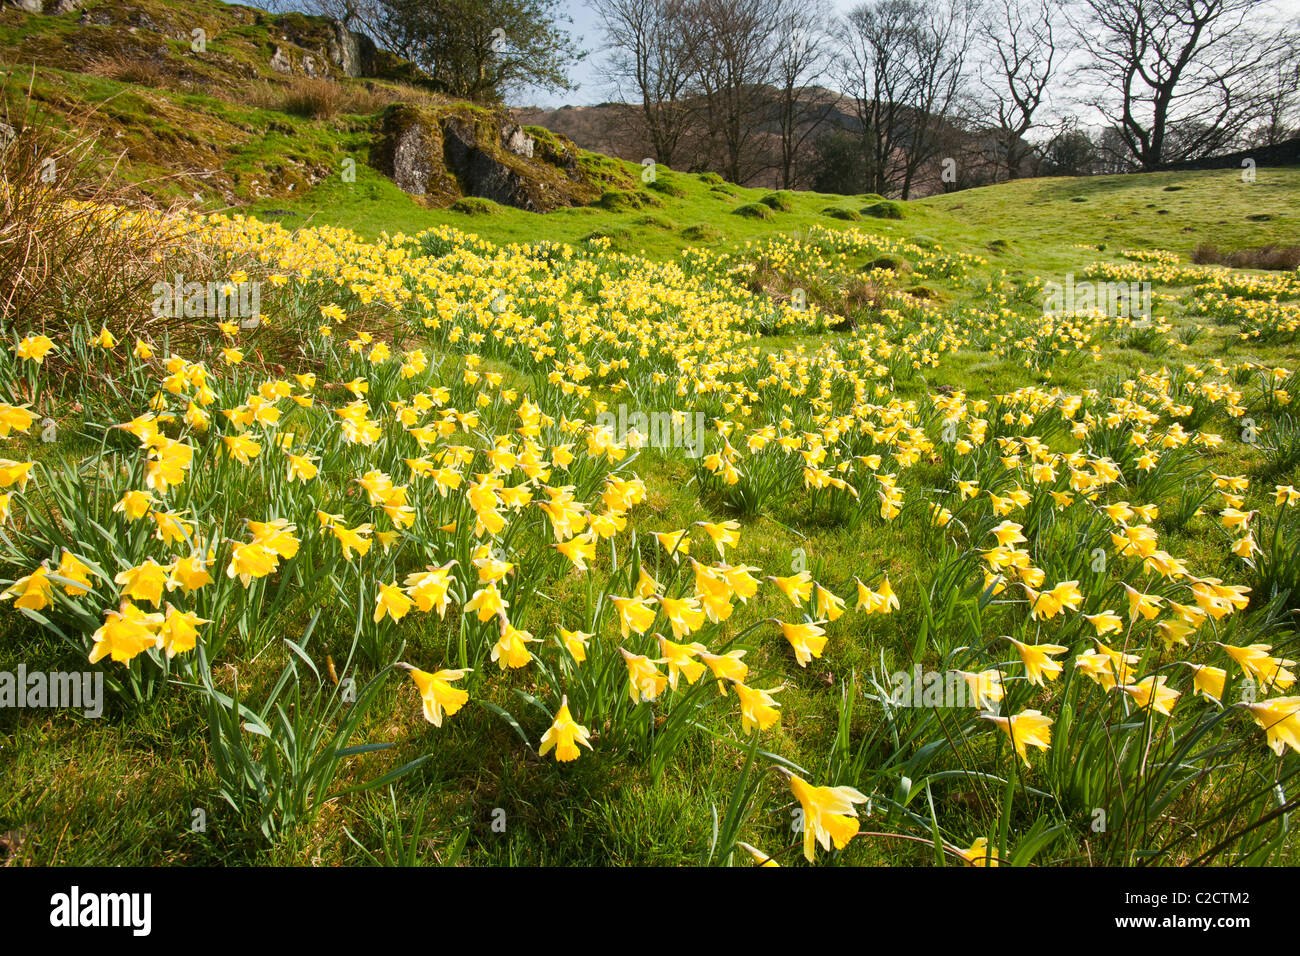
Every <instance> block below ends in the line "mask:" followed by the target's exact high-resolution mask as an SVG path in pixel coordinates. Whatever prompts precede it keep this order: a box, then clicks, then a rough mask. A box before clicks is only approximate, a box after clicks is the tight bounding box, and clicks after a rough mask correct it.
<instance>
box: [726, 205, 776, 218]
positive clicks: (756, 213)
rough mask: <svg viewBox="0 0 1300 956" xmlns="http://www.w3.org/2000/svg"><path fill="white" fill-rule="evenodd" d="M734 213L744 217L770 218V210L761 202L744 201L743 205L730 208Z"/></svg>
mask: <svg viewBox="0 0 1300 956" xmlns="http://www.w3.org/2000/svg"><path fill="white" fill-rule="evenodd" d="M731 211H732V213H733V214H734V215H737V216H742V217H744V218H745V219H771V218H772V210H771V208H770V207H768V206H764V205H763V204H762V203H761V202H751V203H746V204H745V205H743V206H737V207H736V208H735V209H733V210H731Z"/></svg>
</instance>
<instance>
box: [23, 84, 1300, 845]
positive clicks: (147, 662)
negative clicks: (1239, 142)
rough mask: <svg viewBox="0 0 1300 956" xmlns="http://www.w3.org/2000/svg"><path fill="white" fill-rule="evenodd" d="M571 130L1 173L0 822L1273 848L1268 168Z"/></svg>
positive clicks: (1288, 534)
mask: <svg viewBox="0 0 1300 956" xmlns="http://www.w3.org/2000/svg"><path fill="white" fill-rule="evenodd" d="M222 108H223V109H225V108H226V107H222ZM232 109H233V108H232ZM253 119H256V118H255V117H254V118H253ZM295 122H296V121H295ZM333 135H334V134H332V133H331V134H330V136H333ZM305 142H306V143H307V144H308V145H310V144H311V142H312V141H311V140H310V139H307V140H305ZM358 142H359V140H358ZM300 145H301V142H300ZM338 148H339V147H338V144H337V142H334V141H331V143H330V144H328V145H327V146H323V147H322V150H323V151H326V152H328V151H329V150H337V149H338ZM343 153H344V154H345V155H346V154H347V148H346V146H344V147H343ZM334 155H335V156H336V157H337V155H338V153H337V152H336V153H334ZM356 155H357V156H358V157H360V156H361V153H360V152H358V153H357V154H356ZM622 173H623V175H624V176H625V178H626V181H627V184H628V185H627V188H625V189H611V190H609V191H608V192H606V193H605V195H604V197H603V198H602V199H601V200H600V202H599V203H597V204H595V205H592V206H585V207H574V208H568V209H561V210H557V211H555V212H551V213H547V214H545V215H541V214H533V213H526V212H522V211H519V210H515V209H507V208H504V207H499V206H495V205H493V204H490V203H486V202H479V203H476V204H474V203H470V204H463V205H461V206H460V208H459V209H441V210H438V209H430V208H426V207H425V206H422V205H419V204H417V203H416V202H414V201H412V200H411V199H410V197H408V196H406V195H405V194H404V193H402V192H401V191H400V190H398V189H397V188H396V187H395V186H394V185H393V184H392V183H390V182H389V181H388V180H386V179H384V178H383V177H381V176H379V175H378V174H377V173H374V172H372V171H370V170H369V169H368V168H367V167H366V166H365V164H364V162H359V163H358V164H357V177H356V181H355V182H347V181H344V180H343V179H342V178H340V177H337V176H331V177H328V178H327V179H326V180H324V181H323V182H321V183H320V184H318V185H316V186H314V187H311V188H306V189H305V190H304V191H303V192H302V194H301V195H299V196H297V197H296V198H292V199H286V198H284V197H283V196H277V197H274V198H269V199H264V200H259V201H257V202H255V203H254V204H252V205H251V206H249V207H248V208H245V209H240V210H224V209H223V210H220V211H215V210H213V209H211V208H209V209H207V210H196V209H191V210H188V211H173V212H170V213H156V212H146V211H142V210H138V209H126V208H123V207H120V206H116V205H113V204H111V203H109V202H107V201H105V202H103V203H101V204H94V203H92V204H83V203H77V202H71V201H65V200H64V198H62V197H54V199H52V198H51V197H49V196H44V197H39V196H38V197H36V198H33V199H31V202H30V204H29V205H28V206H22V204H21V203H19V202H17V200H16V199H15V197H14V196H13V195H12V194H10V195H9V196H7V198H8V199H10V200H12V201H14V203H15V206H16V208H27V209H32V210H37V209H43V210H44V211H45V212H44V213H43V214H42V215H43V216H44V217H45V218H41V217H40V216H35V214H34V213H33V216H34V218H32V219H31V220H30V222H31V226H30V228H32V229H34V230H35V229H43V230H45V232H44V235H45V237H46V239H47V240H48V242H49V243H50V246H49V248H59V246H58V244H59V243H60V242H64V243H79V244H78V245H76V251H77V254H78V256H80V257H81V259H80V261H81V263H82V264H83V265H82V268H81V269H80V270H79V271H80V273H81V275H80V277H75V276H69V275H66V274H60V273H58V271H57V270H51V271H50V272H49V274H48V276H43V278H42V282H40V283H32V284H31V285H29V286H28V287H25V288H22V289H20V290H19V294H20V299H19V301H23V302H26V303H27V308H25V309H24V310H23V311H20V312H16V313H15V315H16V319H15V320H14V321H13V322H11V323H9V325H8V327H6V328H5V330H4V335H5V339H6V343H5V348H4V349H3V350H0V445H2V446H3V447H2V448H0V485H3V487H0V503H2V507H0V515H2V516H3V524H2V525H0V591H2V592H3V602H2V606H0V670H9V671H12V670H14V669H15V668H16V667H17V666H18V665H19V664H22V665H24V666H25V667H26V669H27V670H28V671H29V672H32V671H86V670H89V671H94V672H102V674H103V675H104V676H103V680H104V684H105V694H106V702H105V709H104V713H103V715H102V716H100V717H98V718H95V719H87V718H86V717H84V716H83V715H82V714H80V713H78V712H76V711H72V710H68V709H59V710H49V709H33V708H28V709H18V708H12V707H10V708H0V777H3V779H4V780H5V781H6V782H7V786H6V787H4V788H3V789H2V790H0V834H2V836H0V858H2V859H3V860H4V862H5V863H6V864H10V865H15V864H16V865H56V864H57V865H118V864H122V865H155V864H196V865H212V864H220V865H241V864H275V865H352V864H376V863H380V864H390V865H400V864H421V865H453V864H470V865H498V864H502V865H533V864H557V865H611V864H612V865H669V866H678V865H695V864H709V865H754V864H757V863H767V862H775V863H779V864H780V865H803V864H805V863H807V862H813V863H816V864H819V865H895V864H900V865H901V864H907V865H984V864H992V863H1001V864H1003V865H1007V864H1014V865H1071V866H1081V865H1094V864H1129V865H1143V864H1150V865H1162V866H1183V865H1189V864H1203V863H1214V864H1236V863H1271V864H1295V863H1296V862H1298V858H1297V853H1298V852H1300V843H1298V841H1297V836H1296V833H1295V831H1294V830H1293V829H1292V828H1291V822H1292V821H1293V819H1294V814H1295V810H1296V801H1297V799H1300V797H1298V796H1297V794H1298V793H1300V782H1298V781H1297V779H1296V774H1297V771H1298V770H1300V698H1297V697H1295V696H1294V693H1295V689H1294V681H1295V676H1294V673H1293V668H1294V666H1295V665H1294V658H1295V657H1296V656H1297V655H1296V651H1297V649H1300V640H1298V639H1297V619H1296V611H1297V608H1300V491H1297V490H1296V486H1297V484H1300V481H1298V480H1297V479H1298V478H1300V474H1298V471H1300V422H1298V421H1297V418H1296V411H1295V407H1294V404H1293V399H1294V393H1295V391H1296V385H1295V378H1294V376H1295V371H1296V369H1297V368H1298V367H1300V343H1298V342H1297V332H1298V331H1300V273H1297V271H1296V268H1295V265H1294V264H1292V265H1291V267H1290V268H1289V269H1269V270H1264V269H1249V268H1243V269H1238V268H1230V267H1225V266H1219V265H1213V264H1205V265H1201V264H1196V263H1195V262H1193V258H1194V256H1195V254H1196V251H1197V249H1198V248H1202V251H1203V252H1204V247H1206V246H1209V245H1213V246H1215V247H1217V249H1218V250H1220V251H1221V252H1223V253H1231V252H1235V251H1242V250H1246V251H1249V250H1258V249H1259V248H1261V247H1265V246H1269V245H1296V244H1297V243H1300V203H1297V202H1296V198H1297V197H1298V196H1300V170H1270V169H1261V170H1259V171H1258V175H1257V178H1256V180H1255V181H1253V182H1249V183H1247V182H1243V181H1242V178H1241V176H1240V174H1239V173H1237V172H1234V171H1219V172H1194V173H1176V174H1175V173H1169V174H1149V175H1140V176H1115V177H1098V178H1093V179H1042V180H1030V181H1021V182H1014V183H1009V184H1005V185H1000V186H993V187H988V188H983V189H975V190H969V191H963V192H960V193H954V194H949V195H943V196H936V197H932V198H929V199H924V200H920V201H915V202H909V203H897V202H891V201H885V200H882V199H881V198H880V197H873V196H857V197H846V196H829V195H819V194H812V193H803V192H794V193H784V192H782V193H773V192H772V191H769V190H753V189H744V188H740V187H735V186H731V185H726V184H723V183H722V182H721V181H720V180H717V179H716V178H714V177H710V176H695V175H687V174H682V173H677V172H674V171H672V170H668V169H665V168H663V167H659V168H657V169H656V170H655V174H654V177H653V181H652V182H645V181H644V180H642V179H641V169H640V167H636V166H632V165H627V166H626V168H625V169H623V170H622ZM12 181H13V182H17V180H16V179H15V180H12ZM55 199H57V204H55V205H51V203H54V200H55ZM42 203H44V205H42ZM52 209H53V210H54V212H51V210H52ZM87 236H89V237H90V240H89V241H88V240H87V239H86V238H85V237H87ZM73 237H81V238H80V239H77V238H73ZM1200 257H1202V258H1203V257H1204V256H1203V255H1202V256H1200ZM178 274H180V275H184V276H185V277H186V281H189V280H200V281H203V282H212V283H213V284H214V285H215V286H218V287H222V288H227V287H228V288H229V289H233V290H238V289H239V288H241V287H243V288H255V289H256V290H257V293H258V302H259V308H258V311H257V314H256V315H252V316H249V315H226V316H221V317H214V316H212V315H211V314H207V312H206V311H205V309H203V308H200V309H199V310H198V312H199V313H200V314H191V315H186V314H184V312H185V310H184V309H183V308H182V309H181V310H179V311H180V312H181V314H166V313H164V314H160V310H159V309H157V308H153V304H154V303H156V300H157V297H158V296H159V295H160V293H159V291H158V287H156V286H155V285H154V283H157V282H161V283H163V284H164V286H170V285H171V284H172V283H173V281H174V277H175V276H176V275H178ZM114 279H120V281H110V280H114ZM1070 283H1073V285H1074V286H1075V287H1076V288H1078V289H1082V287H1083V286H1084V285H1085V284H1091V285H1090V286H1089V290H1090V291H1091V290H1092V289H1095V288H1098V287H1099V284H1104V283H1115V284H1123V287H1124V288H1125V290H1136V289H1139V288H1146V289H1149V290H1150V293H1151V297H1150V305H1151V308H1150V310H1149V314H1148V313H1147V312H1144V311H1142V310H1141V309H1139V308H1138V298H1133V299H1130V300H1126V301H1125V302H1124V303H1123V306H1122V308H1119V309H1114V308H1106V307H1104V306H1103V307H1102V308H1093V307H1092V304H1091V303H1083V304H1080V303H1079V302H1078V301H1076V302H1075V305H1076V306H1078V307H1076V308H1060V309H1052V308H1049V300H1050V296H1051V294H1052V290H1053V289H1054V288H1058V287H1062V286H1064V285H1066V284H1070ZM1130 284H1132V285H1130ZM187 295H188V293H187ZM21 296H26V297H27V298H25V299H22V298H21ZM1101 301H1102V302H1103V303H1104V299H1103V300H1101ZM1112 305H1113V303H1112ZM620 409H622V412H623V415H622V418H621V419H620V415H619V412H620ZM637 413H644V415H645V418H644V419H643V420H641V421H640V422H638V420H637V419H636V417H635V416H636V414H637ZM629 421H630V422H632V424H633V428H634V432H633V433H629V432H627V431H626V429H625V427H623V423H626V422H629ZM922 674H924V675H929V676H927V677H926V678H925V680H924V686H917V687H915V688H913V687H912V686H911V684H910V683H907V682H908V681H910V680H911V679H912V677H913V675H922ZM930 676H934V677H935V680H936V681H937V682H938V683H935V682H933V681H931V680H930ZM900 682H902V683H900ZM900 686H903V687H905V690H904V691H903V692H902V693H899V688H900ZM932 692H933V693H934V696H933V697H932V696H931V693H932Z"/></svg>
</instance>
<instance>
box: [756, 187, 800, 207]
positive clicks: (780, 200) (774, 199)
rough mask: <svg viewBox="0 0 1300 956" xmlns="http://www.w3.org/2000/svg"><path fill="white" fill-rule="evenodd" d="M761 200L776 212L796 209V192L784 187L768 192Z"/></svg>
mask: <svg viewBox="0 0 1300 956" xmlns="http://www.w3.org/2000/svg"><path fill="white" fill-rule="evenodd" d="M759 202H761V203H762V204H763V205H764V206H768V207H770V208H771V209H772V210H773V211H775V212H790V211H791V210H793V209H794V193H792V192H790V190H788V189H782V190H780V191H779V192H774V193H768V194H767V195H766V196H764V197H763V198H762V199H760V200H759Z"/></svg>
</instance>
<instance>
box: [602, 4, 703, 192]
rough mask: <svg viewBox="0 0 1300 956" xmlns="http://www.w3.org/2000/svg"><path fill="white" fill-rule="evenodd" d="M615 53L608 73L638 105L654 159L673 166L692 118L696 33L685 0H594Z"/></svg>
mask: <svg viewBox="0 0 1300 956" xmlns="http://www.w3.org/2000/svg"><path fill="white" fill-rule="evenodd" d="M590 3H591V7H592V9H593V10H595V12H596V14H597V16H598V17H599V18H600V22H601V28H602V30H603V32H604V35H605V40H606V43H607V44H608V45H609V47H610V49H611V55H610V57H609V58H608V59H607V60H606V62H605V73H606V75H607V76H608V77H609V78H610V79H611V80H613V82H614V84H615V85H616V87H617V88H618V89H619V94H620V95H622V96H625V97H631V98H632V99H633V100H634V101H635V102H636V103H637V104H638V105H639V109H638V113H637V115H638V116H639V120H640V125H641V126H642V127H643V128H644V129H643V131H644V134H645V138H646V140H647V141H648V142H649V144H650V149H651V150H652V151H653V153H654V159H655V160H656V162H660V163H663V164H664V165H665V166H671V165H672V164H673V162H674V160H675V159H677V158H678V155H679V149H680V147H681V145H682V142H683V139H684V137H685V136H686V134H687V132H688V130H689V128H690V125H691V123H692V121H693V107H692V103H691V100H690V94H691V87H690V84H691V78H692V76H693V75H694V73H695V57H696V52H697V46H698V34H697V32H696V31H695V30H693V29H691V28H690V26H689V24H690V22H691V21H690V17H689V16H688V12H689V8H688V7H687V3H686V0H590Z"/></svg>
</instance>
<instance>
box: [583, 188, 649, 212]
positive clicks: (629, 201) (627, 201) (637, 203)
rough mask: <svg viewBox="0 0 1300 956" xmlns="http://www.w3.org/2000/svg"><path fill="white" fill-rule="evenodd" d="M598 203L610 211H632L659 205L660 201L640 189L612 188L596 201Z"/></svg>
mask: <svg viewBox="0 0 1300 956" xmlns="http://www.w3.org/2000/svg"><path fill="white" fill-rule="evenodd" d="M596 205H597V206H599V207H600V208H601V209H604V210H607V211H608V212H631V211H632V210H633V209H644V208H645V207H646V206H658V205H660V202H659V200H658V199H656V198H655V197H654V196H652V195H650V193H647V192H642V191H641V190H639V189H611V190H609V191H608V192H606V193H604V194H603V195H602V196H601V197H600V199H599V200H597V201H596Z"/></svg>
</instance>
